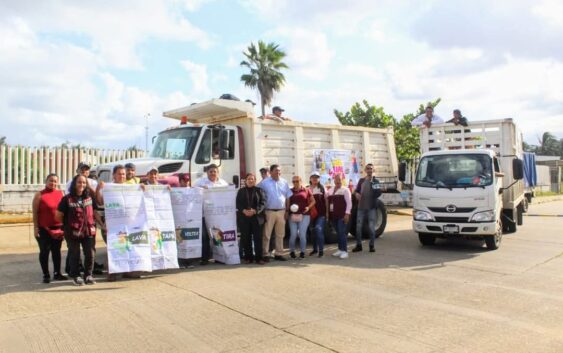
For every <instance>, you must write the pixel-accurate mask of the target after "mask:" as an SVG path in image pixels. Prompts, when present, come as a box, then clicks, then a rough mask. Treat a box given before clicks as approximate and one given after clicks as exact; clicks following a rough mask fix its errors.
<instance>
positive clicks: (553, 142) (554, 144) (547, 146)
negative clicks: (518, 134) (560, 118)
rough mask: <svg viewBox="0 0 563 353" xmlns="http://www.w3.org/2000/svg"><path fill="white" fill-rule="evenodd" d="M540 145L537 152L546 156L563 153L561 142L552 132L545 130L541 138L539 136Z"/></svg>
mask: <svg viewBox="0 0 563 353" xmlns="http://www.w3.org/2000/svg"><path fill="white" fill-rule="evenodd" d="M538 142H539V146H538V147H537V149H536V153H537V154H542V155H544V156H559V155H561V142H560V141H559V140H557V138H556V137H555V136H553V134H552V133H550V132H544V133H543V134H542V136H541V138H538Z"/></svg>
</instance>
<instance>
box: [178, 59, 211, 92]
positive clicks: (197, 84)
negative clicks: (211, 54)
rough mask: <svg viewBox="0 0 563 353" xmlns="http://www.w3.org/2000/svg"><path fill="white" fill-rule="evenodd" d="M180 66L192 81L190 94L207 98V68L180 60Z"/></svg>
mask: <svg viewBox="0 0 563 353" xmlns="http://www.w3.org/2000/svg"><path fill="white" fill-rule="evenodd" d="M181 64H182V67H183V68H184V69H185V70H186V71H187V72H188V74H189V76H190V79H191V81H192V94H193V95H195V96H201V97H208V96H209V94H210V90H209V86H208V77H207V67H206V66H205V65H203V64H196V63H193V62H191V61H189V60H182V61H181Z"/></svg>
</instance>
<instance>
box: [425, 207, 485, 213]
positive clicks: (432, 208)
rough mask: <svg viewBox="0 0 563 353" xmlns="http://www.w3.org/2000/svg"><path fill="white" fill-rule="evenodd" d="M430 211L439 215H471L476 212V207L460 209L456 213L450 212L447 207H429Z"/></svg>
mask: <svg viewBox="0 0 563 353" xmlns="http://www.w3.org/2000/svg"><path fill="white" fill-rule="evenodd" d="M428 209H429V210H430V211H432V212H439V213H469V212H473V211H475V207H458V208H456V210H455V212H448V211H446V208H445V207H428Z"/></svg>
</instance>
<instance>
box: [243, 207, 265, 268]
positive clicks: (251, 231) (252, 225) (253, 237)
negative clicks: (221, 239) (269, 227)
mask: <svg viewBox="0 0 563 353" xmlns="http://www.w3.org/2000/svg"><path fill="white" fill-rule="evenodd" d="M237 224H238V227H239V228H238V229H239V231H240V242H241V245H242V248H243V257H244V258H245V259H246V260H253V259H254V260H256V261H258V260H261V259H262V227H261V226H260V224H259V223H258V218H257V217H256V216H252V217H244V216H239V217H238V222H237ZM253 242H254V255H252V243H253Z"/></svg>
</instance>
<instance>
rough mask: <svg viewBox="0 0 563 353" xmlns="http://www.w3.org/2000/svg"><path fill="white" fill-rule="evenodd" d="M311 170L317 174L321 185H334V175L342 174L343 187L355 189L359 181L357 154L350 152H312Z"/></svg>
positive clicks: (320, 150)
mask: <svg viewBox="0 0 563 353" xmlns="http://www.w3.org/2000/svg"><path fill="white" fill-rule="evenodd" d="M312 167H313V169H312V170H311V172H319V174H320V175H321V181H320V182H321V183H322V184H323V185H334V175H335V174H338V173H340V174H344V176H345V179H344V180H343V181H342V184H343V185H344V186H348V187H350V186H352V187H355V186H356V184H357V183H358V180H360V175H361V174H360V173H361V170H360V165H359V161H358V153H356V152H355V151H350V150H332V149H317V150H313V166H312Z"/></svg>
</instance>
